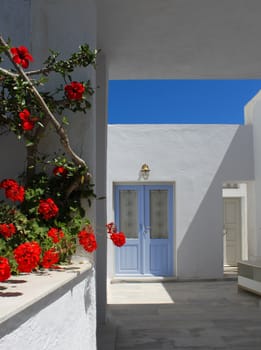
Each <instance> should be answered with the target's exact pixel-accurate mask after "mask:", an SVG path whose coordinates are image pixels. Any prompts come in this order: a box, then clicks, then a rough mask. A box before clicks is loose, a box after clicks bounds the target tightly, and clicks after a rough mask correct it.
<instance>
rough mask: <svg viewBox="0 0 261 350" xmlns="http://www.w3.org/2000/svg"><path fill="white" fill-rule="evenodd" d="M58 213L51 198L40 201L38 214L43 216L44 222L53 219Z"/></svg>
mask: <svg viewBox="0 0 261 350" xmlns="http://www.w3.org/2000/svg"><path fill="white" fill-rule="evenodd" d="M58 212H59V208H58V207H57V205H56V204H55V203H54V201H53V200H52V198H47V199H41V200H40V204H39V207H38V213H39V214H40V215H42V216H43V218H44V219H45V220H49V219H51V218H53V217H55V216H56V215H57V214H58Z"/></svg>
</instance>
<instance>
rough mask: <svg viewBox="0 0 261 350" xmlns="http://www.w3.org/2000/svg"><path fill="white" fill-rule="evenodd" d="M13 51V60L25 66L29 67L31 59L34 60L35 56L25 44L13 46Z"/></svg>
mask: <svg viewBox="0 0 261 350" xmlns="http://www.w3.org/2000/svg"><path fill="white" fill-rule="evenodd" d="M11 53H12V54H13V61H14V62H15V63H17V64H19V65H20V66H22V67H23V68H27V67H28V66H29V61H33V57H32V56H31V54H30V53H29V51H28V49H27V48H26V47H25V46H19V47H12V48H11Z"/></svg>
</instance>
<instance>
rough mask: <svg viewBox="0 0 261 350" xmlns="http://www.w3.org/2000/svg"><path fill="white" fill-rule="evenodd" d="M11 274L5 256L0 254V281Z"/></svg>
mask: <svg viewBox="0 0 261 350" xmlns="http://www.w3.org/2000/svg"><path fill="white" fill-rule="evenodd" d="M10 276H11V268H10V265H9V261H8V259H7V258H5V257H3V256H0V282H3V281H5V280H7V279H8V278H9V277H10Z"/></svg>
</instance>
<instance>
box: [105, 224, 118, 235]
mask: <svg viewBox="0 0 261 350" xmlns="http://www.w3.org/2000/svg"><path fill="white" fill-rule="evenodd" d="M106 227H107V232H108V233H109V234H111V233H116V232H117V227H116V225H115V224H114V222H110V223H109V224H107V225H106Z"/></svg>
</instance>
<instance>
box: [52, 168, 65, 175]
mask: <svg viewBox="0 0 261 350" xmlns="http://www.w3.org/2000/svg"><path fill="white" fill-rule="evenodd" d="M67 173H68V171H67V169H65V168H64V167H63V166H56V167H55V168H54V169H53V174H54V175H55V176H66V175H67Z"/></svg>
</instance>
